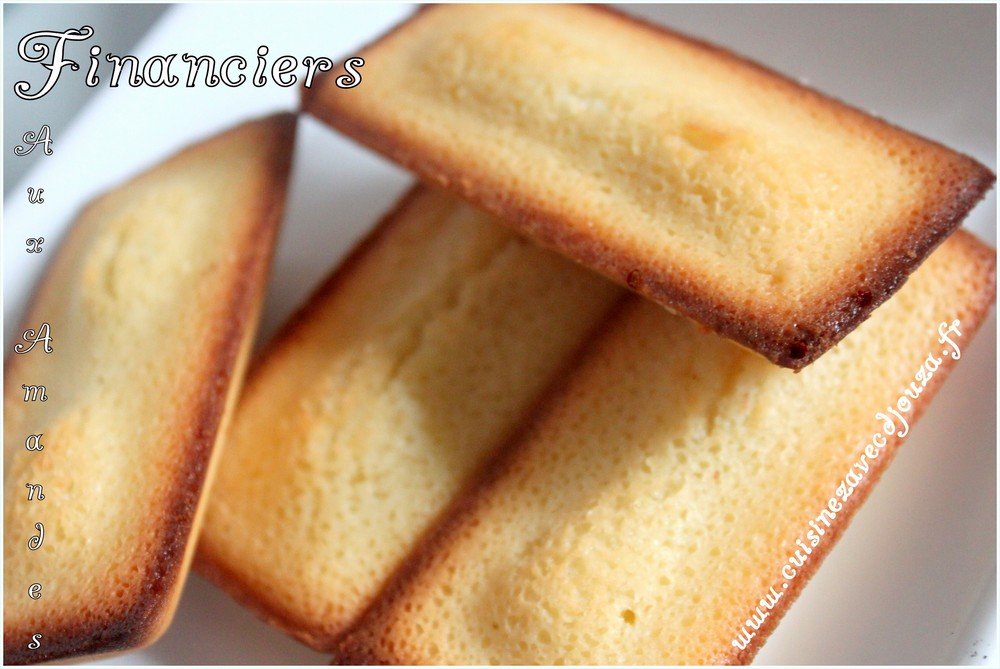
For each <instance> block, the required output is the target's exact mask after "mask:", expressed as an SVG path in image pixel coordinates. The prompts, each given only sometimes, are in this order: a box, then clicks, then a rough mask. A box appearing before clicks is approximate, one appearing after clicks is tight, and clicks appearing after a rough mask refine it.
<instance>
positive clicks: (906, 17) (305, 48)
mask: <svg viewBox="0 0 1000 669" xmlns="http://www.w3.org/2000/svg"><path fill="white" fill-rule="evenodd" d="M113 11H116V12H122V11H128V8H127V7H126V6H118V7H116V8H115V9H114V10H113ZM631 11H634V12H636V13H638V14H641V15H643V16H646V17H650V18H653V19H655V20H658V21H662V22H663V23H665V24H667V25H671V26H673V27H676V28H678V29H681V30H683V31H687V32H690V33H693V34H696V35H698V36H701V37H704V38H706V39H709V40H710V41H714V42H717V43H720V44H722V45H725V46H728V47H731V48H733V49H735V50H737V51H739V52H741V53H743V54H746V55H748V56H750V57H752V58H754V59H757V60H760V61H762V62H764V63H766V64H768V65H771V66H773V67H775V68H777V69H779V70H780V71H783V72H785V73H787V74H789V75H792V76H795V77H800V78H803V79H805V80H807V81H808V82H809V83H811V84H812V85H815V86H816V87H818V88H820V89H821V90H824V91H826V92H829V93H831V94H833V95H835V96H838V97H841V98H843V99H845V100H847V101H849V102H851V103H853V104H855V105H858V106H860V107H862V108H865V109H869V110H875V111H876V112H878V113H880V114H881V115H884V116H885V117H887V118H889V119H890V120H892V121H893V122H895V123H898V124H900V125H902V126H904V127H906V128H909V129H912V130H915V131H917V132H920V133H922V134H925V135H927V136H929V137H932V138H934V139H937V140H939V141H942V142H943V143H945V144H947V145H949V146H953V147H955V148H957V149H960V150H962V151H965V152H967V153H970V154H971V155H973V156H975V157H976V158H978V159H979V160H980V161H982V162H984V163H985V164H987V165H989V166H991V167H993V168H994V169H995V167H996V158H995V154H996V137H995V133H994V127H995V126H994V123H995V119H996V106H995V100H996V87H995V69H994V65H995V50H994V47H995V39H996V22H995V13H994V11H995V10H994V8H993V7H989V6H978V7H970V6H946V7H933V6H919V7H913V6H892V7H875V6H853V7H846V6H844V7H838V6H813V7H797V6H765V5H757V6H681V5H672V6H651V5H646V6H642V7H638V8H633V9H631ZM406 12H407V8H405V7H403V6H399V5H384V4H376V5H365V6H359V5H316V4H303V5H292V4H284V5H281V6H277V5H268V4H247V5H240V6H235V5H232V4H222V5H205V4H198V5H183V6H177V7H174V8H172V9H171V10H170V11H169V12H168V13H167V14H166V15H165V16H164V17H163V18H162V19H161V20H160V21H159V22H158V23H157V24H156V25H155V26H154V28H153V30H152V31H151V32H150V33H149V34H148V35H147V36H146V37H145V39H144V40H143V41H142V42H141V43H140V45H139V46H137V47H136V48H135V49H134V50H133V53H136V54H138V55H140V56H149V55H152V54H157V53H158V54H165V53H175V52H185V51H187V52H191V53H206V54H214V55H217V56H225V55H229V54H244V55H247V56H252V54H254V53H255V50H256V48H257V46H258V45H260V44H262V43H264V44H267V45H268V46H269V47H270V50H271V54H272V55H278V54H283V53H289V54H293V55H297V56H300V57H301V56H304V55H328V56H330V57H338V56H340V55H343V54H346V53H348V52H349V51H350V50H351V49H355V48H357V47H358V46H359V45H361V44H363V43H365V42H366V41H368V40H369V39H370V38H371V37H373V36H374V35H376V34H378V33H379V32H381V31H382V30H383V29H384V28H386V27H387V26H388V25H390V24H392V23H393V22H395V21H396V20H398V19H399V18H401V17H402V16H403V15H405V13H406ZM95 41H96V42H97V43H100V36H99V35H98V37H97V38H96V39H95ZM6 49H7V52H5V55H8V54H9V53H10V52H11V50H12V49H13V44H11V43H10V42H8V43H7V46H6ZM81 53H82V52H77V56H78V57H80V54H81ZM69 76H73V75H69ZM6 85H7V87H9V86H10V85H11V82H7V84H6ZM5 94H8V92H7V91H6V90H5ZM58 94H59V88H58V86H57V88H56V89H55V91H54V92H53V93H51V94H50V95H58ZM295 104H296V97H295V90H294V89H282V88H278V87H276V86H274V85H273V84H272V85H269V86H267V87H265V88H261V89H257V88H253V87H250V86H244V87H240V88H233V89H231V88H225V87H219V88H215V89H208V88H204V87H198V88H194V89H186V88H176V89H149V88H141V89H127V88H119V89H106V88H105V89H102V90H101V91H100V92H99V93H98V94H97V95H96V96H95V97H94V99H93V101H92V102H91V103H90V104H89V105H88V106H87V107H86V108H85V109H84V110H82V111H81V112H80V113H79V115H78V116H77V117H76V120H75V121H74V123H73V124H72V126H71V127H55V128H53V132H54V133H55V136H56V144H55V147H56V152H55V155H53V156H51V157H49V158H46V159H44V160H42V161H40V164H39V165H38V167H37V168H36V169H34V170H33V171H32V172H31V173H30V174H29V175H28V177H27V178H26V179H25V181H24V182H23V183H22V184H20V185H19V186H18V187H17V188H15V189H14V190H13V191H12V192H13V195H12V196H11V197H9V198H8V201H7V202H6V203H5V212H4V213H5V226H4V250H3V260H4V298H5V303H4V317H5V328H4V334H5V342H7V343H8V344H9V343H10V341H11V339H10V338H11V335H12V334H13V332H14V328H15V327H16V324H17V321H18V320H19V317H20V315H21V313H22V312H23V309H24V307H25V305H26V303H27V299H28V297H29V295H30V292H31V290H32V288H33V286H34V284H35V282H36V280H37V279H38V277H39V275H40V272H41V271H42V269H43V265H44V262H45V259H47V258H48V256H47V255H43V256H41V257H36V256H31V255H28V254H26V253H25V252H24V246H23V240H24V238H26V237H29V236H37V235H38V234H44V235H45V237H46V238H47V242H46V244H47V245H49V247H50V248H52V247H54V246H55V242H57V240H58V238H59V236H60V235H61V234H62V232H63V231H64V230H65V228H66V227H67V225H68V224H69V223H70V222H71V220H72V217H73V214H74V212H75V211H76V210H77V209H78V208H79V207H80V206H81V204H83V203H84V202H85V201H86V200H88V199H89V198H91V197H92V196H94V195H95V194H97V193H98V192H100V191H101V190H103V189H105V188H107V187H109V186H111V185H113V184H115V183H116V182H118V181H120V180H122V179H124V178H126V177H128V176H129V175H131V174H133V173H134V172H135V171H136V170H137V169H139V168H140V167H142V166H145V165H149V164H151V163H153V162H155V161H156V160H158V159H160V158H161V157H163V156H165V155H167V154H168V153H170V152H172V151H174V150H175V149H177V148H179V147H180V146H182V145H184V144H187V143H189V142H190V141H192V140H194V139H196V138H198V137H201V136H204V135H206V134H209V133H211V132H214V131H216V130H218V129H220V128H223V127H225V126H228V125H230V124H232V123H234V122H236V121H237V120H240V119H242V118H245V117H250V116H254V115H258V114H262V113H265V112H268V111H271V110H275V109H289V108H293V107H294V106H295ZM39 121H40V122H41V121H44V119H39ZM27 129H28V128H25V129H24V130H27ZM17 139H18V138H12V137H6V138H5V140H4V142H5V143H4V148H5V153H4V159H5V161H10V160H16V158H13V157H12V155H11V153H10V147H11V146H12V145H13V144H14V143H16V140H17ZM296 151H297V153H296V158H295V168H294V176H293V183H292V188H291V194H290V200H289V203H288V209H287V217H286V223H285V228H284V232H283V234H282V238H281V242H280V246H279V249H278V253H277V258H276V263H275V266H274V274H273V278H272V281H271V286H270V293H269V297H268V302H267V307H266V312H265V317H264V324H263V332H262V336H261V339H266V338H267V337H268V336H269V335H270V334H271V333H272V332H273V331H274V328H275V327H276V326H277V325H278V324H280V323H281V321H282V320H283V319H284V318H285V317H286V316H287V315H288V313H289V312H290V311H291V310H292V309H293V308H294V307H295V306H296V305H297V304H298V303H299V302H300V301H301V300H302V298H303V297H304V296H305V295H306V294H307V293H308V292H309V291H310V289H311V287H312V286H313V285H314V284H315V283H316V282H317V281H318V280H319V279H320V278H321V277H322V276H324V275H325V274H326V273H327V271H328V270H329V269H330V268H331V267H332V266H333V265H334V264H335V263H336V261H337V260H338V259H339V258H340V257H341V256H342V255H343V254H344V252H345V251H346V250H347V249H349V248H350V246H351V245H352V243H353V242H354V241H355V240H356V239H358V237H359V236H360V235H362V234H363V233H364V232H365V231H366V230H367V229H368V228H369V227H370V226H371V224H372V223H373V222H374V221H375V220H376V219H377V218H378V217H379V215H380V214H381V213H382V212H383V211H384V210H385V209H386V208H387V207H388V206H389V205H390V203H391V202H392V201H393V200H394V199H395V198H396V196H397V194H399V193H400V192H401V191H402V190H403V189H404V188H405V187H406V185H407V184H408V183H409V181H410V177H409V176H408V175H407V174H405V173H404V172H402V171H401V170H399V169H398V168H396V167H394V166H393V165H390V164H389V163H388V162H386V161H385V160H383V159H381V158H379V157H378V156H376V155H374V154H372V153H371V152H369V151H367V150H365V149H362V148H360V147H359V146H358V145H356V144H354V143H353V142H351V141H350V140H348V139H346V138H343V137H341V136H339V135H337V134H336V133H334V132H332V131H330V130H328V129H327V128H325V127H322V126H320V125H319V124H318V123H316V122H314V121H312V120H309V119H305V120H303V121H302V123H301V127H300V133H299V138H298V142H297V147H296ZM28 186H35V187H44V188H45V200H46V202H45V204H44V205H43V206H28V205H27V203H26V201H25V198H24V197H23V194H24V192H25V188H26V187H28ZM995 220H996V199H995V196H994V195H993V194H992V193H991V194H990V195H989V196H988V197H987V200H986V201H985V202H984V203H983V204H981V205H980V206H979V207H978V208H977V209H976V210H975V211H974V212H973V213H972V215H971V216H970V217H969V219H968V221H967V225H968V227H970V228H972V229H973V230H974V231H975V232H977V233H978V234H979V235H980V236H981V237H983V238H985V239H986V240H988V241H989V242H990V243H991V244H993V245H994V246H995V245H996V229H995V225H994V222H995ZM995 342H996V322H995V317H994V316H992V315H991V316H990V318H989V319H988V321H987V322H986V324H985V325H984V326H983V328H982V331H981V332H980V333H979V336H978V337H977V339H976V341H975V343H974V344H972V345H971V346H969V347H968V348H967V349H966V350H965V351H964V356H963V357H964V358H965V359H964V360H963V362H962V363H961V364H960V365H959V366H958V368H957V370H956V371H955V373H954V374H953V375H952V377H951V378H950V379H949V381H948V383H947V384H946V386H945V387H944V389H943V390H942V392H941V393H940V395H939V396H938V398H937V400H936V402H935V403H934V404H933V405H932V406H931V408H930V409H929V410H928V411H927V413H926V414H925V417H924V418H923V420H922V422H921V424H920V426H919V428H917V429H916V430H915V431H914V433H913V435H912V436H910V437H909V438H908V439H907V443H906V444H905V446H904V448H902V450H901V452H900V454H899V456H898V458H897V459H896V461H895V463H894V464H893V466H892V467H891V468H890V470H889V471H888V473H887V474H886V475H885V477H884V478H883V480H882V482H881V484H880V485H879V486H878V487H877V489H876V490H875V492H874V493H873V494H872V496H871V498H870V500H869V501H868V503H867V504H866V505H865V507H864V509H863V510H862V511H861V512H860V513H858V515H857V517H856V519H855V520H854V523H853V525H852V527H851V529H850V530H849V531H848V532H847V533H846V534H845V536H844V537H843V539H842V540H841V541H840V543H839V545H838V546H837V547H836V548H835V549H834V550H833V551H832V553H831V554H830V556H829V557H828V558H827V560H826V563H825V564H824V566H823V568H822V569H820V570H819V573H818V574H817V576H816V577H815V578H814V579H813V580H812V582H811V583H810V584H809V585H808V587H806V588H805V591H804V593H803V595H802V597H801V598H800V600H799V601H798V602H797V603H796V604H795V605H794V606H793V607H792V609H791V611H790V612H789V614H788V615H787V617H786V618H785V620H784V621H783V622H782V624H781V625H780V626H779V627H778V630H777V631H776V632H775V634H774V636H773V637H772V638H771V640H770V641H769V643H768V644H767V645H766V646H765V648H764V650H763V651H762V652H761V653H760V655H759V656H758V662H759V663H762V664H773V663H778V664H797V663H831V664H838V663H847V664H868V663H876V664H880V663H890V664H892V663H945V664H951V663H987V662H990V663H993V662H996V659H995V656H994V653H995V648H996V630H995V627H996V604H995V600H996V578H995V571H996V551H995V546H996V455H995V445H996V413H995V400H996V375H995V370H996V351H995ZM803 448H809V444H803ZM327 661H328V658H327V656H325V655H321V654H319V653H313V652H312V651H309V650H307V649H305V648H304V647H302V646H300V645H299V644H297V643H295V642H293V641H291V640H289V639H288V638H286V637H285V636H283V635H282V634H280V633H278V632H276V631H274V630H272V629H271V628H269V627H268V626H267V625H265V624H263V623H261V622H258V621H257V620H256V619H255V618H253V617H252V616H251V615H250V614H248V613H247V612H246V611H244V610H243V609H242V608H240V607H239V606H237V605H236V604H235V603H233V602H232V601H230V600H229V599H228V598H227V597H226V596H224V595H222V594H221V593H220V592H218V591H216V590H215V589H214V588H213V587H211V586H210V585H208V584H206V583H205V582H204V581H202V580H201V579H200V578H198V577H192V578H191V579H190V580H189V582H188V583H187V585H186V589H185V593H184V597H183V600H182V601H181V605H180V607H179V609H178V612H177V616H176V619H175V620H174V623H173V625H172V627H171V628H170V630H169V631H168V632H167V634H166V635H165V636H164V637H163V638H162V639H161V640H160V641H159V642H157V643H156V644H154V645H153V646H151V647H150V648H147V649H144V650H141V651H137V652H133V653H128V654H125V655H122V656H119V657H116V658H113V659H111V660H104V663H113V664H199V663H205V664H234V663H252V664H263V663H279V664H283V663H289V664H308V663H317V664H319V663H325V662H327Z"/></svg>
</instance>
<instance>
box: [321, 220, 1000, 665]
mask: <svg viewBox="0 0 1000 669" xmlns="http://www.w3.org/2000/svg"><path fill="white" fill-rule="evenodd" d="M951 243H952V244H954V245H956V246H960V247H961V249H960V253H962V254H963V255H964V256H966V257H967V258H968V263H969V264H970V265H974V266H977V267H978V268H979V274H980V275H981V277H982V280H981V285H980V286H979V287H978V289H977V291H976V293H975V297H976V300H975V301H974V302H972V303H970V304H968V305H966V306H965V309H964V310H963V311H962V312H961V313H959V314H956V315H957V316H958V317H959V318H960V320H961V321H962V327H963V330H964V331H965V332H967V333H969V336H970V337H971V336H973V335H974V334H975V332H976V331H977V330H978V329H979V326H980V325H981V324H982V322H983V320H984V318H985V317H986V315H987V313H988V311H989V308H990V305H992V304H993V303H994V302H995V300H996V252H995V251H994V250H993V249H991V248H990V247H988V246H986V245H985V244H983V243H982V242H981V241H979V240H978V239H977V238H976V237H975V236H973V235H972V234H970V233H968V232H966V231H965V230H958V231H957V232H956V233H955V235H954V236H953V240H952V242H951ZM627 304H628V302H627V301H626V302H625V304H623V305H622V307H621V308H620V309H619V310H615V311H614V312H612V313H611V314H610V315H609V316H608V318H607V319H606V321H605V322H604V324H603V325H602V326H601V327H599V328H598V329H597V330H596V331H595V332H594V333H593V335H592V337H591V340H590V341H591V342H596V341H598V340H600V339H601V337H602V336H603V335H604V334H605V333H607V332H608V331H609V330H610V329H611V327H612V326H613V324H614V322H615V321H616V319H617V316H618V314H619V313H620V311H621V310H623V309H625V308H627ZM586 348H588V347H587V346H585V347H584V350H585V349H586ZM583 353H584V351H583V350H581V354H580V356H581V357H582V356H583ZM955 362H956V361H955V360H953V359H952V358H951V357H949V356H945V357H944V362H943V364H942V365H941V367H940V368H939V369H938V370H937V371H936V372H935V375H934V377H933V379H931V382H930V383H929V384H928V386H927V388H926V389H925V390H924V391H923V392H924V393H925V394H926V395H921V398H922V399H923V398H924V397H925V396H926V398H927V401H922V402H921V403H920V404H919V406H914V415H913V420H912V422H911V426H912V425H915V424H916V422H917V421H918V420H919V419H920V417H921V415H922V413H923V410H924V408H925V407H926V406H927V405H928V404H929V403H930V400H932V399H933V398H934V396H935V394H936V393H937V391H938V390H939V389H940V387H941V385H942V384H943V383H944V381H945V379H946V378H947V377H948V375H949V374H950V372H951V370H952V368H953V366H954V364H955ZM558 400H559V391H558V389H557V388H554V389H553V390H552V392H550V393H549V394H548V395H547V396H546V397H545V398H544V399H543V400H542V401H541V402H540V403H539V405H538V407H537V408H538V410H537V412H536V413H535V414H533V418H532V419H531V420H529V421H526V422H525V424H524V425H523V426H522V429H521V430H520V431H519V432H518V433H517V434H515V435H513V436H512V438H511V439H510V441H508V443H507V444H506V446H505V447H504V448H503V449H502V450H501V451H500V453H499V454H498V456H497V457H496V458H495V459H494V461H493V462H492V463H487V466H486V467H484V468H483V469H482V470H481V473H480V475H479V479H478V480H476V481H474V482H473V483H472V484H471V485H470V486H469V488H468V489H467V492H465V493H464V494H462V495H459V496H458V497H456V499H455V501H454V502H453V503H452V505H451V507H450V508H449V510H448V512H447V513H446V514H444V515H443V516H442V521H441V522H439V523H438V525H437V526H436V527H434V528H431V529H430V530H429V531H428V532H427V534H426V535H425V537H424V539H423V540H422V541H421V542H420V543H418V544H417V547H416V548H415V549H414V551H413V553H412V554H411V556H410V559H409V560H408V561H407V563H406V564H405V565H404V566H403V568H401V569H400V570H399V571H398V572H397V573H396V574H395V576H394V577H393V578H392V579H391V580H390V581H389V582H388V583H387V585H386V587H385V589H384V590H383V592H382V594H381V595H380V596H379V598H378V599H377V600H376V602H375V604H374V605H373V606H372V607H370V608H369V609H368V611H366V612H365V614H364V615H362V616H361V617H360V618H359V620H358V622H357V624H356V625H355V626H354V627H353V628H352V629H351V630H349V631H348V632H347V633H346V634H345V635H344V636H343V638H342V640H341V643H340V645H339V647H338V649H337V652H336V655H335V657H334V661H333V664H341V665H374V664H398V665H418V664H423V663H425V662H426V660H425V659H423V658H420V657H411V656H407V655H405V654H403V652H402V651H401V649H399V648H397V647H395V646H394V644H392V642H391V640H389V639H385V638H384V637H383V636H382V634H381V632H382V630H384V626H383V624H382V623H385V622H386V621H389V620H392V619H393V615H394V613H396V607H397V604H398V603H399V602H400V600H402V599H403V598H404V597H405V595H406V594H407V593H408V591H409V589H410V588H411V586H413V584H414V583H415V582H416V581H417V580H418V578H419V577H420V575H422V574H424V573H427V572H429V571H431V570H433V569H434V568H435V567H436V566H437V565H439V564H441V563H442V562H444V561H446V560H447V559H448V558H449V556H450V551H451V548H452V546H453V544H454V541H455V540H456V539H457V538H458V536H459V535H460V533H461V532H462V531H463V529H464V528H466V527H468V526H470V525H473V526H474V525H475V524H476V520H475V519H476V517H477V515H478V514H480V513H481V512H482V511H483V510H484V509H485V508H486V507H487V506H488V505H489V503H490V497H491V492H492V491H493V489H494V488H495V487H496V486H497V485H498V484H499V483H500V482H501V481H502V480H503V479H504V478H505V477H506V476H507V474H508V473H510V472H511V471H512V470H513V469H514V468H516V467H518V466H522V465H524V463H523V462H522V461H523V460H524V459H525V450H524V449H521V448H519V447H518V446H519V442H521V440H522V438H523V437H524V436H525V435H526V434H527V433H529V432H530V431H531V430H532V429H533V423H535V422H536V421H538V420H539V419H540V417H542V416H544V414H545V413H546V407H548V406H551V405H555V404H556V403H557V402H558ZM901 441H902V439H900V438H899V437H898V436H896V437H893V438H891V439H888V440H887V448H886V452H887V455H888V457H886V458H880V459H879V460H877V461H873V462H872V463H871V467H872V469H871V471H870V473H869V474H868V475H866V477H865V478H864V479H863V480H862V482H861V484H860V485H859V486H858V487H857V488H856V489H855V492H854V494H852V495H851V497H850V498H848V500H847V501H846V502H845V503H844V504H843V511H842V512H839V513H838V514H837V516H836V518H835V520H834V521H833V524H832V526H831V527H829V528H828V529H826V533H825V535H824V541H823V543H821V544H820V545H819V546H818V547H816V548H815V549H814V550H813V552H812V553H811V555H810V557H809V560H808V561H807V562H806V563H804V564H803V565H802V567H801V568H800V569H799V572H798V574H797V575H796V577H795V579H794V580H793V581H791V583H790V584H789V587H788V589H787V590H785V591H784V596H783V597H782V598H781V599H780V600H779V601H778V603H777V604H776V605H775V606H774V608H773V609H771V610H770V615H768V617H767V618H766V619H765V621H764V623H763V624H762V625H761V627H760V629H759V630H758V631H757V632H756V636H754V637H753V638H752V639H751V641H750V643H749V644H748V645H747V647H746V648H745V649H744V650H742V651H740V650H737V649H736V648H735V647H733V648H731V649H729V648H727V652H726V653H724V654H720V655H719V656H718V657H715V658H711V659H707V660H706V664H749V663H750V662H752V661H753V658H754V656H755V655H756V654H757V652H758V651H759V650H760V648H761V647H762V646H763V644H764V642H765V641H766V640H767V638H768V637H769V636H770V635H771V633H772V632H773V631H774V629H775V628H776V626H777V624H778V622H780V620H781V619H782V618H783V617H784V615H785V613H786V612H787V610H788V607H789V606H790V605H791V604H792V602H794V601H795V600H796V599H797V598H798V596H799V594H800V593H801V590H802V588H803V586H804V585H805V584H806V583H808V582H809V580H810V579H811V578H812V576H813V574H814V573H815V571H816V569H818V568H819V566H820V564H822V562H823V560H824V559H825V557H826V555H827V554H828V553H829V551H830V549H831V548H833V546H835V545H836V544H837V542H838V540H839V539H840V536H841V534H842V533H843V532H844V530H845V529H846V528H847V526H848V525H849V524H850V522H851V520H852V519H853V517H854V514H855V512H856V511H857V510H858V508H859V507H860V506H861V505H862V504H863V503H864V501H865V500H866V499H867V498H868V495H869V494H870V492H871V490H872V487H873V486H874V485H875V483H876V482H878V480H879V479H880V478H881V476H882V473H883V472H884V470H885V468H886V467H887V466H888V464H889V463H890V462H891V461H892V459H893V458H894V457H895V454H896V451H897V449H898V447H899V445H900V443H901ZM826 537H829V539H830V541H826ZM415 587H418V588H419V585H417V586H415Z"/></svg>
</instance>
